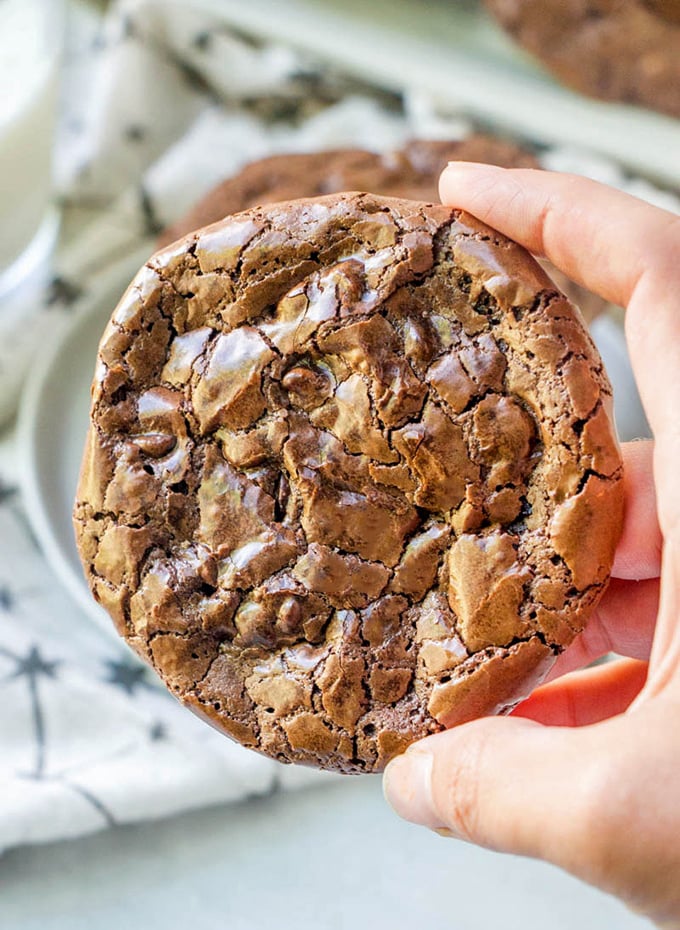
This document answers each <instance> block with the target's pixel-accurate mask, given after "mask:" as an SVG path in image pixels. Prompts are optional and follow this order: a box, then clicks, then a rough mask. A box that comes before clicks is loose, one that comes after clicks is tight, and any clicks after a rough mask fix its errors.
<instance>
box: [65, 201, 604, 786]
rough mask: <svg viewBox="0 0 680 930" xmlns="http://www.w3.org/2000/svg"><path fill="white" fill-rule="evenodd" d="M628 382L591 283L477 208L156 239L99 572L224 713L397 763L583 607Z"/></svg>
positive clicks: (327, 214) (351, 766)
mask: <svg viewBox="0 0 680 930" xmlns="http://www.w3.org/2000/svg"><path fill="white" fill-rule="evenodd" d="M610 399H611V391H610V388H609V385H608V382H607V380H606V376H605V375H604V372H603V370H602V365H601V362H600V359H599V357H598V356H597V353H596V351H595V349H594V347H593V345H592V342H591V340H590V338H589V337H588V335H587V333H586V332H585V330H584V329H583V327H582V325H581V324H580V322H579V319H578V315H577V313H576V312H575V311H574V309H573V308H572V307H571V305H570V304H569V303H568V302H567V301H566V300H565V298H563V297H562V296H561V295H560V294H559V293H558V292H557V291H556V290H555V288H554V286H553V284H552V282H550V280H549V279H548V278H547V277H546V276H545V274H544V273H543V272H542V270H541V269H540V268H539V267H538V266H537V265H536V263H535V262H534V261H533V260H532V259H531V258H530V257H529V256H528V255H527V254H526V253H525V252H523V250H521V249H520V248H519V247H518V246H516V245H515V244H514V243H511V242H508V241H507V240H505V239H503V237H501V236H500V235H498V234H496V233H495V232H493V231H492V230H489V229H488V228H487V227H485V226H483V225H482V224H480V223H478V222H477V221H476V220H473V219H472V218H471V217H467V216H465V215H462V214H460V213H459V212H457V211H452V210H451V209H449V208H445V207H441V206H433V205H427V204H423V203H416V202H412V201H404V200H392V199H388V198H376V197H373V196H370V195H365V194H342V195H334V196H330V197H324V198H318V199H315V200H306V201H304V200H303V201H296V202H291V203H285V204H278V205H274V206H269V207H265V208H255V209H252V210H249V211H247V212H245V213H242V214H239V215H237V216H235V217H233V218H231V219H228V220H225V221H223V222H221V223H218V224H215V225H214V226H212V227H208V228H206V229H205V230H201V231H199V232H198V233H196V234H192V235H191V236H189V237H187V238H186V239H184V240H182V241H181V242H180V243H177V244H175V245H174V246H172V247H171V248H169V249H167V250H165V251H163V252H160V253H158V254H157V255H156V256H155V257H154V258H153V259H152V260H151V261H150V262H149V264H148V265H147V266H146V267H145V268H144V269H142V271H141V272H140V273H139V275H138V276H137V278H136V279H135V281H133V283H132V285H131V286H130V288H129V289H128V291H127V293H126V295H125V296H124V297H123V300H122V301H121V303H120V304H119V306H118V308H117V309H116V310H115V312H114V314H113V318H112V320H111V323H110V324H109V326H108V328H107V330H106V332H105V334H104V336H103V338H102V342H101V345H100V350H99V359H98V363H97V371H96V376H95V381H94V386H93V402H92V423H91V428H90V433H89V436H88V441H87V447H86V451H85V457H84V461H83V470H82V474H81V482H80V486H79V490H78V499H77V502H76V508H75V525H76V533H77V537H78V545H79V549H80V553H81V557H82V560H83V564H84V566H85V570H86V573H87V576H88V580H89V583H90V586H91V588H92V590H93V593H94V595H95V597H96V598H97V599H98V600H99V601H100V602H101V603H102V604H103V605H104V606H105V607H106V609H107V610H108V611H109V613H110V614H111V616H112V617H113V619H114V622H115V623H116V626H117V628H118V630H119V631H120V632H121V634H122V635H123V636H125V637H126V639H127V640H128V642H129V643H130V644H131V645H132V647H133V648H134V649H135V650H136V651H137V652H138V653H139V654H140V655H141V656H143V657H144V658H145V659H146V660H147V661H149V662H150V663H151V664H152V665H153V666H154V667H155V668H156V670H157V671H158V673H159V674H160V675H161V677H162V678H163V680H164V681H165V682H166V684H167V685H168V687H170V688H171V689H172V690H173V691H174V692H175V693H176V694H177V695H178V697H180V699H181V700H182V701H183V702H184V703H186V704H187V705H188V706H189V707H191V708H192V709H194V710H195V711H196V712H198V713H200V714H202V715H203V716H205V717H207V718H208V719H209V720H210V721H211V722H212V723H213V724H214V725H216V726H217V727H218V728H220V729H221V730H222V731H224V732H225V733H227V734H229V735H230V736H232V737H233V738H235V739H237V740H239V741H240V742H242V743H244V744H245V745H247V746H252V747H253V748H256V749H259V750H260V751H262V752H264V753H266V754H267V755H270V756H272V757H274V758H277V759H280V760H282V761H287V762H291V761H293V762H303V763H307V764H311V765H316V766H320V767H323V768H329V769H335V770H338V771H344V772H360V771H379V770H380V769H382V768H383V767H384V765H385V764H386V763H387V761H389V759H390V758H392V756H394V755H395V754H396V753H398V752H401V751H402V750H403V749H404V748H405V747H406V746H407V745H408V744H409V743H411V742H412V741H413V740H415V739H418V738H419V737H421V736H424V735H426V734H428V733H432V732H436V731H437V730H440V729H442V728H443V727H445V726H450V725H453V724H456V723H460V722H463V721H464V720H469V719H472V718H473V717H475V716H478V715H480V714H485V713H493V712H506V711H507V710H509V709H510V708H512V707H513V706H514V705H515V704H516V703H517V702H518V701H519V700H520V699H521V698H522V697H523V696H524V695H525V694H526V693H528V691H529V690H530V689H531V688H532V687H533V685H535V683H536V682H537V681H539V680H540V679H541V678H542V677H543V675H544V674H545V673H546V672H547V670H548V668H549V667H550V665H551V663H552V661H553V660H554V657H555V655H556V654H557V653H558V652H559V651H560V650H562V649H563V648H564V647H565V646H566V645H567V644H568V643H569V642H570V641H571V639H572V638H573V637H574V635H575V634H576V633H577V632H578V631H579V630H580V629H581V628H582V626H583V623H584V621H585V618H586V616H587V614H588V612H589V611H590V610H591V609H592V608H593V606H594V605H595V604H596V602H597V599H598V598H599V596H600V595H601V593H602V591H603V590H604V587H605V586H606V583H607V580H608V575H609V570H610V567H611V561H612V558H613V551H614V547H615V545H616V541H617V539H618V535H619V533H620V527H621V519H622V483H621V460H620V456H619V451H618V447H617V444H616V440H615V437H614V434H613V429H612V425H611V417H610V414H609V410H610Z"/></svg>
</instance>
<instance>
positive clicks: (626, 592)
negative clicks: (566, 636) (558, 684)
mask: <svg viewBox="0 0 680 930" xmlns="http://www.w3.org/2000/svg"><path fill="white" fill-rule="evenodd" d="M658 609H659V581H658V579H655V578H652V579H647V580H646V581H620V580H619V579H617V578H614V579H612V581H611V582H610V584H609V587H608V588H607V590H606V592H605V594H604V596H603V598H602V600H601V601H600V603H599V604H598V605H597V607H596V608H595V611H594V612H593V614H592V616H591V617H590V619H589V620H588V622H587V624H586V627H585V629H584V631H583V632H582V633H579V635H578V636H577V637H576V639H574V641H573V642H572V643H571V645H570V646H569V647H568V648H567V649H566V650H565V651H564V652H563V653H562V655H561V656H559V657H558V658H557V661H556V662H555V664H554V665H553V667H552V669H551V670H550V674H549V676H548V680H549V681H552V680H553V679H554V678H560V677H561V676H562V675H565V674H567V673H568V672H571V671H573V670H574V669H577V668H583V667H584V666H586V665H590V663H591V662H594V661H595V660H596V659H600V658H602V656H605V655H607V654H608V653H610V652H615V653H617V655H620V656H627V657H629V658H631V659H641V660H643V661H647V660H648V659H649V657H650V654H651V650H652V643H653V640H654V634H655V630H656V620H657V614H658Z"/></svg>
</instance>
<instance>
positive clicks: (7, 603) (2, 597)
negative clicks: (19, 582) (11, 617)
mask: <svg viewBox="0 0 680 930" xmlns="http://www.w3.org/2000/svg"><path fill="white" fill-rule="evenodd" d="M13 607H14V595H13V594H12V592H11V591H10V589H9V588H8V587H7V585H4V584H3V585H0V610H1V611H3V612H4V613H6V614H8V613H10V611H11V610H12V608H13Z"/></svg>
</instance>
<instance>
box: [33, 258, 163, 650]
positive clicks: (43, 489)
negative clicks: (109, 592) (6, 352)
mask: <svg viewBox="0 0 680 930" xmlns="http://www.w3.org/2000/svg"><path fill="white" fill-rule="evenodd" d="M148 255H149V249H148V245H147V246H145V247H144V249H143V250H141V249H138V250H135V251H134V252H133V253H131V254H129V255H127V256H126V257H125V258H124V259H121V260H120V261H119V262H117V263H116V264H115V265H112V266H111V268H110V269H108V270H107V271H106V272H104V273H103V274H102V275H101V276H100V278H99V279H98V280H97V282H96V284H95V286H94V287H93V289H92V291H91V293H90V296H89V298H88V299H86V302H85V303H84V304H83V305H81V306H80V308H79V309H78V312H77V315H76V316H75V317H74V319H73V320H72V321H71V323H70V325H68V326H66V327H64V328H63V329H61V330H60V331H58V332H57V333H56V334H55V336H54V338H53V339H52V340H48V342H47V344H46V345H45V346H44V349H43V351H42V353H40V354H39V355H38V356H37V357H36V358H35V359H34V361H33V364H32V366H31V370H32V374H31V376H30V378H29V379H28V383H27V385H26V388H25V390H24V394H23V396H22V399H21V406H20V410H19V421H18V429H17V442H18V449H17V452H18V460H19V477H20V482H21V488H22V493H23V500H24V505H25V507H26V511H27V514H28V518H29V520H30V522H31V526H32V527H33V531H34V533H35V535H36V537H37V539H38V542H39V544H40V546H41V548H42V550H43V552H44V553H45V556H46V557H47V560H48V562H49V563H50V565H51V567H52V569H53V570H54V572H55V574H56V575H57V577H58V578H59V580H60V581H61V582H62V584H63V585H64V587H65V588H66V589H67V590H68V591H69V592H70V594H71V595H72V596H73V597H74V599H75V600H76V602H77V603H78V604H79V605H80V607H82V608H83V610H84V611H85V612H86V613H87V614H88V616H89V617H91V618H92V620H94V621H95V622H96V623H97V625H98V626H100V627H101V629H103V630H104V631H105V632H107V633H109V634H111V635H115V631H114V629H113V625H112V623H111V620H110V619H109V617H108V615H107V614H106V612H105V611H104V610H103V609H102V608H101V607H100V606H99V605H98V604H97V603H96V602H95V601H94V599H93V598H92V595H91V594H90V592H89V589H88V587H87V584H86V583H85V578H84V576H83V572H82V568H81V565H80V559H79V558H78V553H77V550H76V544H75V539H74V535H73V526H72V523H71V511H72V508H73V500H74V498H75V493H76V485H77V483H78V473H79V470H80V460H81V456H82V453H83V446H84V443H85V435H86V433H87V426H88V414H89V407H90V384H91V382H92V373H93V371H94V364H95V359H96V357H97V346H98V344H99V340H100V338H101V335H102V333H103V331H104V327H105V326H106V323H107V321H108V319H109V316H110V315H111V311H112V310H113V308H114V307H115V306H116V304H117V303H118V301H119V300H120V298H121V296H122V294H123V291H124V290H125V288H126V287H127V285H128V284H129V282H130V280H131V279H132V277H133V276H134V274H135V273H136V271H137V270H138V269H139V268H140V266H141V265H142V264H143V263H144V261H146V259H147V258H148Z"/></svg>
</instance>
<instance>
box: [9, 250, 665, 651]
mask: <svg viewBox="0 0 680 930" xmlns="http://www.w3.org/2000/svg"><path fill="white" fill-rule="evenodd" d="M147 257H148V246H146V247H144V249H143V250H141V251H140V250H137V251H136V252H134V253H133V254H132V255H129V256H128V257H127V258H125V259H124V260H122V261H121V262H119V263H118V264H117V265H116V266H114V267H112V268H111V269H110V270H109V271H108V272H107V273H106V274H105V275H103V276H102V277H101V278H100V280H99V281H98V282H97V285H96V287H95V288H94V289H93V292H92V294H91V296H90V298H89V300H88V302H87V305H86V306H82V307H81V309H80V311H79V313H78V315H77V317H76V318H75V319H74V320H73V322H72V324H71V325H70V326H69V327H67V328H66V329H65V330H62V331H61V332H60V333H59V334H58V335H57V338H56V339H55V340H54V342H51V343H50V346H49V348H48V349H47V350H46V352H45V353H44V355H43V356H42V357H41V358H38V359H36V361H35V363H34V368H33V370H34V373H35V374H34V376H33V379H32V380H31V383H30V384H29V386H28V388H27V390H26V392H25V394H24V397H23V399H22V405H21V410H20V418H19V435H18V439H19V468H20V477H21V482H22V487H23V492H24V500H25V504H26V508H27V511H28V516H29V519H30V521H31V524H32V526H33V530H34V532H35V534H36V537H37V539H38V542H39V543H40V545H41V547H42V549H43V551H44V553H45V555H46V556H47V559H48V561H49V563H50V565H51V567H52V569H53V570H54V572H55V573H56V575H57V576H58V578H59V579H60V580H61V581H62V583H63V584H64V585H65V587H66V588H67V590H68V591H69V592H70V593H71V594H72V595H73V597H74V598H75V599H76V601H77V602H78V603H79V604H80V606H81V607H82V608H83V609H84V610H85V611H86V613H87V614H88V615H89V616H90V617H91V618H92V619H93V620H94V621H95V622H96V623H97V624H98V625H99V626H100V627H101V628H102V629H103V630H105V631H106V632H107V633H109V634H113V632H114V631H113V626H112V624H111V621H110V620H109V618H108V616H107V614H106V613H105V612H104V610H103V609H102V608H101V607H99V605H98V604H97V603H95V601H94V600H93V598H92V596H91V594H90V592H89V589H88V587H87V585H86V583H85V579H84V577H83V573H82V569H81V566H80V560H79V558H78V553H77V551H76V546H75V541H74V536H73V527H72V524H71V509H72V507H73V500H74V497H75V492H76V485H77V481H78V472H79V469H80V459H81V456H82V451H83V445H84V442H85V434H86V432H87V424H88V414H89V405H90V383H91V381H92V372H93V370H94V363H95V358H96V354H97V346H98V344H99V339H100V337H101V334H102V332H103V330H104V326H105V325H106V322H107V320H108V318H109V316H110V314H111V311H112V310H113V308H114V307H115V306H116V304H117V303H118V300H119V299H120V297H121V295H122V293H123V291H124V290H125V288H126V286H127V284H128V283H129V281H130V280H131V279H132V277H133V276H134V274H135V273H136V271H137V269H138V268H139V267H140V266H141V265H142V264H143V263H144V261H145V260H146V258H147ZM593 336H594V338H595V341H596V342H597V344H598V347H599V348H600V351H601V352H602V355H603V358H604V360H605V364H606V365H607V367H608V369H609V371H610V376H611V377H612V381H613V383H614V389H615V394H616V395H617V396H618V403H617V408H616V412H617V422H618V425H619V432H620V433H621V436H622V438H623V439H630V438H633V437H634V436H640V435H647V433H646V432H645V424H644V417H643V416H642V412H641V408H640V405H639V400H638V398H637V392H636V391H635V385H634V381H633V376H632V373H631V370H630V365H629V363H628V357H627V354H626V347H625V342H624V339H623V333H622V331H621V328H620V326H618V324H616V323H614V322H613V321H611V320H606V319H603V320H601V321H599V322H598V323H596V325H595V327H594V331H593Z"/></svg>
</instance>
